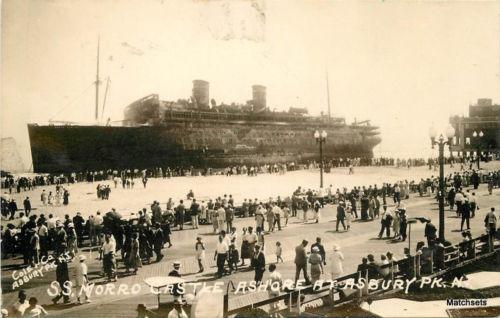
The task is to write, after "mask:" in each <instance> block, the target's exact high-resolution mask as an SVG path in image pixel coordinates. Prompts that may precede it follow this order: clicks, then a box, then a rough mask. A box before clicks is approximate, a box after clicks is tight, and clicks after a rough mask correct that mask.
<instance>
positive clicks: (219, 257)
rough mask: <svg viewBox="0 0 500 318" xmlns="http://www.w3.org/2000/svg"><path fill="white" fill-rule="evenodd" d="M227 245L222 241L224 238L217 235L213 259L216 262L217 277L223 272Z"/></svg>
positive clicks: (227, 249)
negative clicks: (217, 240)
mask: <svg viewBox="0 0 500 318" xmlns="http://www.w3.org/2000/svg"><path fill="white" fill-rule="evenodd" d="M228 251H229V246H228V245H227V244H226V242H224V238H223V237H222V236H221V235H219V243H218V244H217V247H216V249H215V254H214V260H216V262H217V278H221V277H222V275H224V274H225V270H224V264H225V263H226V258H227V252H228Z"/></svg>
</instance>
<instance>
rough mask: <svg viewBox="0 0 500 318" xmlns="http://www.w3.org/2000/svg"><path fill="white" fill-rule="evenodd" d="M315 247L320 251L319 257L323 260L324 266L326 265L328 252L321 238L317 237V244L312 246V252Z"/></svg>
mask: <svg viewBox="0 0 500 318" xmlns="http://www.w3.org/2000/svg"><path fill="white" fill-rule="evenodd" d="M315 247H317V248H318V250H319V255H320V256H321V258H322V259H323V265H326V252H325V247H324V246H323V244H321V237H317V238H316V243H314V244H313V245H311V252H312V250H313V248H315Z"/></svg>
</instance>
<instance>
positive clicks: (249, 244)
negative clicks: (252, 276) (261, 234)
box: [241, 226, 257, 266]
mask: <svg viewBox="0 0 500 318" xmlns="http://www.w3.org/2000/svg"><path fill="white" fill-rule="evenodd" d="M242 241H243V242H242V244H241V266H244V265H245V259H247V258H248V259H250V262H251V260H252V258H253V252H254V247H255V242H257V235H256V234H255V233H253V228H252V227H251V226H249V227H248V231H247V232H245V229H243V236H242Z"/></svg>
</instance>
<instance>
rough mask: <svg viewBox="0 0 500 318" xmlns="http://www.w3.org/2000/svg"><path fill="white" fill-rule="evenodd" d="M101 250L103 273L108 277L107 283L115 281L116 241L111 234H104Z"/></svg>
mask: <svg viewBox="0 0 500 318" xmlns="http://www.w3.org/2000/svg"><path fill="white" fill-rule="evenodd" d="M101 250H102V265H103V268H104V273H105V274H106V276H107V277H108V281H111V279H112V278H114V280H115V281H116V260H115V251H116V241H115V239H114V238H113V237H112V236H111V234H106V237H105V239H104V243H103V244H102V247H101Z"/></svg>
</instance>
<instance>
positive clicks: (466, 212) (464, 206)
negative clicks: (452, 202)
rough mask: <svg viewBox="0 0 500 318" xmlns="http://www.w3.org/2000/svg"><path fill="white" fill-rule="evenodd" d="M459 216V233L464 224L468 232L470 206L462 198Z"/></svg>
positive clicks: (467, 201) (466, 199) (467, 200)
mask: <svg viewBox="0 0 500 318" xmlns="http://www.w3.org/2000/svg"><path fill="white" fill-rule="evenodd" d="M460 210H461V214H462V222H461V223H460V231H463V228H464V223H465V222H467V230H470V224H469V222H470V204H469V199H468V198H467V197H466V198H464V201H463V203H462V204H461V206H460Z"/></svg>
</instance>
